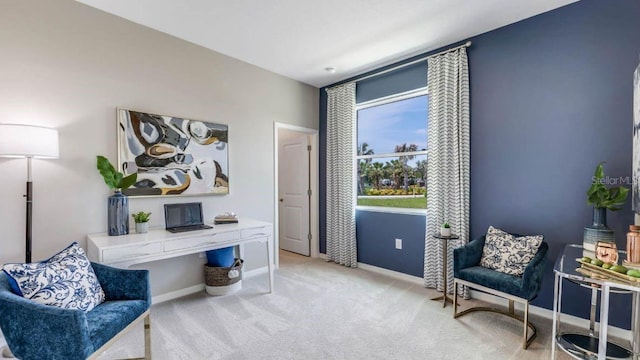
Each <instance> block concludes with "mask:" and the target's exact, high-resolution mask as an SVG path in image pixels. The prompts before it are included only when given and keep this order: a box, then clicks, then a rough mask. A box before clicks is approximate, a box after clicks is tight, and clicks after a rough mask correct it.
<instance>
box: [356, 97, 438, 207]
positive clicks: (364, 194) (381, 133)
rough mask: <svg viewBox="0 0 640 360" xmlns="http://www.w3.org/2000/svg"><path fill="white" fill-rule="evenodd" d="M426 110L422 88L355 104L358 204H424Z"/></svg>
mask: <svg viewBox="0 0 640 360" xmlns="http://www.w3.org/2000/svg"><path fill="white" fill-rule="evenodd" d="M427 112H428V97H427V95H425V94H424V92H423V93H422V94H421V95H416V96H413V97H403V98H401V99H400V98H399V99H398V100H396V101H393V100H391V102H390V101H388V100H387V101H385V102H380V103H376V102H372V103H370V104H367V105H366V106H362V107H360V108H359V109H358V111H357V134H358V135H357V137H358V138H357V140H358V149H357V151H358V153H357V156H356V161H357V163H356V166H357V169H358V178H357V186H358V202H357V204H358V205H361V206H378V207H389V208H412V209H426V207H427V194H426V179H427V155H426V150H427Z"/></svg>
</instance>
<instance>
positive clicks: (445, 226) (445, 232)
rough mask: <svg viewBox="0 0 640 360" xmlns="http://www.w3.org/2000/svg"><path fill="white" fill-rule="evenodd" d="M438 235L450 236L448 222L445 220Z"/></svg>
mask: <svg viewBox="0 0 640 360" xmlns="http://www.w3.org/2000/svg"><path fill="white" fill-rule="evenodd" d="M440 236H451V226H449V223H448V222H446V221H445V222H444V224H442V227H441V228H440Z"/></svg>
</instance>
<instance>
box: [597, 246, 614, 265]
mask: <svg viewBox="0 0 640 360" xmlns="http://www.w3.org/2000/svg"><path fill="white" fill-rule="evenodd" d="M596 259H598V260H601V261H604V262H605V263H611V264H617V263H618V247H617V246H616V243H612V242H608V241H598V244H597V245H596Z"/></svg>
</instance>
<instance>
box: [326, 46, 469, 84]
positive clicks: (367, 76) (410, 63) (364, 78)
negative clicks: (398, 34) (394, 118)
mask: <svg viewBox="0 0 640 360" xmlns="http://www.w3.org/2000/svg"><path fill="white" fill-rule="evenodd" d="M469 46H471V41H467V42H466V43H464V44H462V45H460V46H456V47H452V48H450V49H447V50H443V51H440V52H438V53H435V54H431V55H428V56H424V57H421V58H419V59H416V60H413V61H410V62H408V63H404V64H400V65H397V66H394V67H392V68H389V69H386V70H382V71H379V72H377V73H375V74H370V75H366V76H363V77H360V78H356V79H353V80H351V81H347V82H345V83H342V84H340V85H346V84H352V83H355V82H358V81H362V80H366V79H370V78H372V77H376V76H380V75H384V74H386V73H388V72H391V71H395V70H398V69H402V68H403V67H405V66H409V65H413V64H417V63H419V62H421V61H425V60H426V59H428V58H430V57H432V56H437V55H441V54H444V53H448V52H449V51H454V50H458V49H461V48H463V47H469ZM336 86H339V85H336ZM332 87H333V86H332ZM328 89H329V88H327V89H326V90H328Z"/></svg>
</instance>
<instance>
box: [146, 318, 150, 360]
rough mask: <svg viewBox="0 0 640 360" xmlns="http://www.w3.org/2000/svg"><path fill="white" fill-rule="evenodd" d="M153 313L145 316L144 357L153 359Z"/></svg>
mask: <svg viewBox="0 0 640 360" xmlns="http://www.w3.org/2000/svg"><path fill="white" fill-rule="evenodd" d="M150 317H151V315H147V316H146V317H145V318H144V358H145V360H151V319H150Z"/></svg>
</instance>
